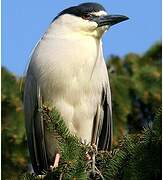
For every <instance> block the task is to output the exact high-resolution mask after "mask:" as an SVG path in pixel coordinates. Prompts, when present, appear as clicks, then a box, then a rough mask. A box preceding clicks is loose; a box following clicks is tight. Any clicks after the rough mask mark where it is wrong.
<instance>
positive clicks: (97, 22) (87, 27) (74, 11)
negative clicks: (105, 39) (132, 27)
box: [53, 3, 129, 38]
mask: <svg viewBox="0 0 163 180" xmlns="http://www.w3.org/2000/svg"><path fill="white" fill-rule="evenodd" d="M127 19H129V18H128V17H126V16H122V15H109V14H108V13H107V12H106V10H105V9H104V7H103V6H102V5H100V4H98V3H83V4H80V5H78V6H73V7H70V8H67V9H65V10H63V11H62V12H61V13H59V15H58V16H57V17H56V18H55V19H54V20H53V23H56V24H58V25H59V26H65V27H66V28H67V29H70V30H71V31H72V32H75V33H80V34H81V35H83V34H84V35H90V36H94V37H96V38H101V36H102V34H103V33H104V32H105V31H107V29H108V28H109V27H110V26H112V25H114V24H117V23H120V22H122V21H125V20H127Z"/></svg>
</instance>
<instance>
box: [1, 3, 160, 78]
mask: <svg viewBox="0 0 163 180" xmlns="http://www.w3.org/2000/svg"><path fill="white" fill-rule="evenodd" d="M83 2H88V1H80V0H69V1H63V0H60V1H58V2H57V1H55V0H27V1H22V0H2V65H3V66H5V67H7V68H8V69H9V70H10V71H12V72H13V73H15V74H17V75H22V74H23V73H24V71H25V69H26V66H27V64H28V59H29V58H28V57H29V55H30V52H31V50H32V48H33V47H34V45H35V44H36V42H37V41H38V40H39V38H40V37H41V36H42V35H43V34H44V32H45V31H46V29H47V28H48V26H49V23H50V22H51V21H52V19H53V18H54V17H55V16H56V15H57V14H58V12H60V11H61V10H63V9H64V8H67V7H69V6H73V5H77V4H79V3H83ZM93 2H98V3H100V4H102V5H103V6H104V7H105V9H106V10H107V11H108V12H109V13H110V14H122V15H127V16H128V17H129V18H130V20H128V21H126V22H123V23H120V24H118V25H115V26H113V27H112V28H111V29H110V30H109V32H107V33H106V34H105V36H104V38H103V42H104V55H105V57H106V58H107V57H108V56H110V55H111V54H115V55H119V56H124V55H125V54H127V53H129V52H135V53H140V54H141V53H143V52H145V51H146V50H147V49H148V48H149V47H150V46H151V45H152V44H153V43H155V42H156V41H159V40H161V38H162V37H161V7H162V6H161V0H142V1H136V0H135V1H132V0H123V1H122V0H116V1H115V0H98V1H97V0H94V1H93Z"/></svg>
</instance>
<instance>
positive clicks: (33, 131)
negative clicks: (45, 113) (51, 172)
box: [24, 71, 48, 174]
mask: <svg viewBox="0 0 163 180" xmlns="http://www.w3.org/2000/svg"><path fill="white" fill-rule="evenodd" d="M39 102H41V96H40V94H39V87H38V84H37V81H36V80H35V78H34V76H33V75H32V73H31V72H30V71H28V73H27V77H26V81H25V89H24V112H25V124H26V133H27V142H28V147H29V152H30V157H31V162H32V165H33V169H34V171H35V172H36V174H41V173H42V170H47V168H48V159H47V152H46V147H45V137H44V124H43V118H42V116H41V113H40V112H39Z"/></svg>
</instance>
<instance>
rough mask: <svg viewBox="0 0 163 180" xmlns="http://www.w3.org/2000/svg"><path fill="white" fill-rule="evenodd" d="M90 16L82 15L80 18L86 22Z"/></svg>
mask: <svg viewBox="0 0 163 180" xmlns="http://www.w3.org/2000/svg"><path fill="white" fill-rule="evenodd" d="M90 16H91V15H90V14H84V15H83V16H82V18H83V19H85V20H88V19H89V18H90Z"/></svg>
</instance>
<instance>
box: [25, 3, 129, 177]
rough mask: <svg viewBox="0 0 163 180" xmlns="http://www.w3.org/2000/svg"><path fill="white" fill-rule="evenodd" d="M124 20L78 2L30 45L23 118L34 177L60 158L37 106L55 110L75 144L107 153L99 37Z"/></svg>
mask: <svg viewBox="0 0 163 180" xmlns="http://www.w3.org/2000/svg"><path fill="white" fill-rule="evenodd" d="M127 19H129V18H128V17H127V16H124V15H110V14H108V13H107V11H106V10H105V8H104V7H103V6H102V5H101V4H99V3H94V2H89V3H82V4H79V5H76V6H72V7H69V8H66V9H64V10H63V11H61V12H60V13H59V14H58V15H57V16H56V17H55V18H54V19H53V20H52V22H51V23H50V25H49V27H48V29H47V31H46V32H45V33H44V35H43V37H42V38H41V39H40V40H39V42H38V43H37V45H36V46H35V48H34V50H33V52H32V55H31V58H30V62H29V65H28V69H27V73H26V79H25V87H24V114H25V126H26V134H27V142H28V148H29V152H30V158H31V162H32V166H33V169H34V172H35V173H36V174H41V173H42V172H43V171H45V170H48V169H49V167H57V166H58V161H59V158H60V153H59V151H58V150H57V139H56V137H55V135H54V134H53V133H50V132H48V131H47V129H46V128H45V122H44V121H43V119H42V116H41V112H40V108H41V106H42V105H43V104H45V105H46V106H48V107H49V108H53V107H55V108H56V109H57V111H58V112H59V113H60V114H61V116H62V117H63V119H64V122H65V125H66V127H67V128H68V129H69V131H70V133H71V134H73V135H75V136H77V137H78V138H80V139H81V142H86V143H87V144H91V145H95V146H96V147H97V149H98V150H104V151H110V150H111V145H112V139H113V131H112V126H113V125H112V104H111V90H110V83H109V77H108V72H107V67H106V63H105V60H104V56H103V46H102V37H103V34H104V33H105V32H106V31H107V30H108V29H109V28H110V27H111V26H113V25H115V24H117V23H120V22H122V21H125V20H127ZM53 163H54V164H53Z"/></svg>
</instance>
